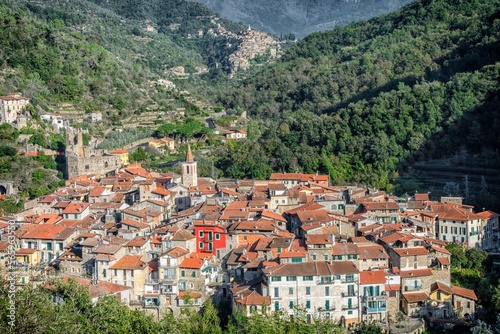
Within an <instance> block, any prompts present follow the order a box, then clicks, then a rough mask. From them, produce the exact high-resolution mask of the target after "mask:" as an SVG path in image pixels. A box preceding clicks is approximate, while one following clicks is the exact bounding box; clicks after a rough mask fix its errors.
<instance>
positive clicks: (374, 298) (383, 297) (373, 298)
mask: <svg viewBox="0 0 500 334" xmlns="http://www.w3.org/2000/svg"><path fill="white" fill-rule="evenodd" d="M386 299H387V295H386V294H385V293H383V292H382V294H380V295H379V296H366V295H365V296H363V301H383V300H386Z"/></svg>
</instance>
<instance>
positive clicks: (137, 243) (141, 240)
mask: <svg viewBox="0 0 500 334" xmlns="http://www.w3.org/2000/svg"><path fill="white" fill-rule="evenodd" d="M146 242H148V240H147V239H146V238H145V237H139V236H137V237H135V238H133V239H132V240H130V241H129V242H127V244H126V245H125V246H127V247H142V246H144V245H145V244H146Z"/></svg>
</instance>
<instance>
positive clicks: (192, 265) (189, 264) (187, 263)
mask: <svg viewBox="0 0 500 334" xmlns="http://www.w3.org/2000/svg"><path fill="white" fill-rule="evenodd" d="M203 263H205V261H203V260H202V259H195V258H192V257H188V258H186V259H184V261H182V263H181V264H180V265H179V268H187V269H200V268H201V267H202V266H203Z"/></svg>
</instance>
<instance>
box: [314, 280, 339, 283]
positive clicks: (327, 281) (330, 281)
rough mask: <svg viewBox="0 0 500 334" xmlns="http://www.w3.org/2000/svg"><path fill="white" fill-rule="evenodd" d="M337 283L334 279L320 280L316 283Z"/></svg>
mask: <svg viewBox="0 0 500 334" xmlns="http://www.w3.org/2000/svg"><path fill="white" fill-rule="evenodd" d="M333 283H335V280H334V279H319V280H317V281H316V284H333Z"/></svg>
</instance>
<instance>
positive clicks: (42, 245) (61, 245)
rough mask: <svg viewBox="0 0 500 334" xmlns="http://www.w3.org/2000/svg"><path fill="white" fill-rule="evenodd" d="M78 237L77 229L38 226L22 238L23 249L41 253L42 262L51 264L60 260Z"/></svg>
mask: <svg viewBox="0 0 500 334" xmlns="http://www.w3.org/2000/svg"><path fill="white" fill-rule="evenodd" d="M76 235H77V229H76V228H69V227H68V228H66V227H64V226H54V225H45V224H42V225H36V226H34V227H33V228H32V229H31V230H30V231H28V232H26V233H25V234H24V235H22V236H20V239H21V248H30V249H37V250H39V251H40V261H41V262H50V261H52V260H53V259H56V258H58V257H59V256H60V255H61V254H62V253H63V252H64V251H65V249H66V247H67V246H68V244H69V243H70V242H72V241H73V238H74V237H76Z"/></svg>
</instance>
